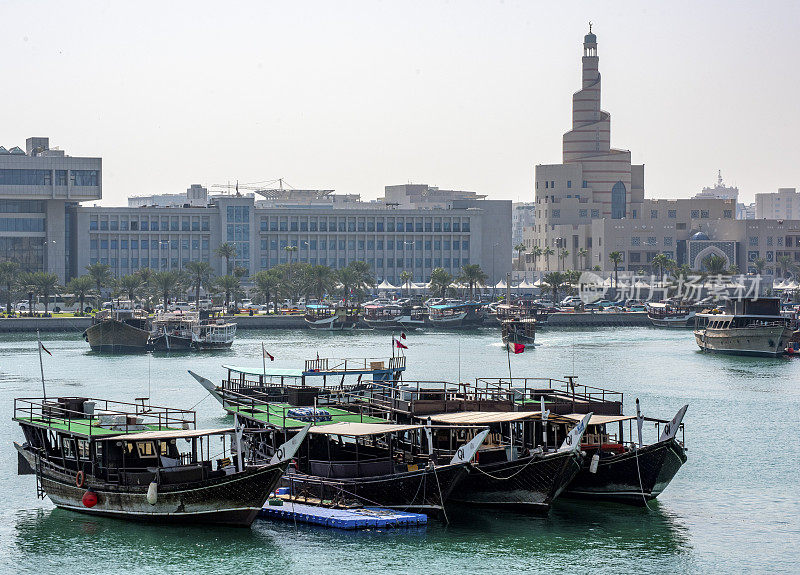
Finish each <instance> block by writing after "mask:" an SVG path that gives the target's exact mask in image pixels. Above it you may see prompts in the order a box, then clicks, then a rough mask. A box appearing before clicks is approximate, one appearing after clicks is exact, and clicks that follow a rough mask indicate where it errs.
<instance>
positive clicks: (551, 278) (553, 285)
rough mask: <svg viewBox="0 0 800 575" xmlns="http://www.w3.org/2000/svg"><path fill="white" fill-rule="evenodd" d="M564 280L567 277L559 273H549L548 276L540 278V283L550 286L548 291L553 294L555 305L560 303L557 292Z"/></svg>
mask: <svg viewBox="0 0 800 575" xmlns="http://www.w3.org/2000/svg"><path fill="white" fill-rule="evenodd" d="M566 280H567V276H566V275H565V274H562V273H561V272H550V273H549V274H545V276H544V277H543V278H542V281H543V282H544V283H546V284H547V285H548V286H550V290H551V291H552V292H553V303H554V304H557V303H558V302H559V301H560V300H559V299H558V290H559V289H561V286H563V285H564V283H565V281H566Z"/></svg>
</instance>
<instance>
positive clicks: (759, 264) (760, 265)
mask: <svg viewBox="0 0 800 575" xmlns="http://www.w3.org/2000/svg"><path fill="white" fill-rule="evenodd" d="M753 266H754V267H755V268H756V273H757V274H759V275H761V274H763V273H764V268H765V267H767V260H765V259H764V258H758V259H757V260H756V261H754V262H753Z"/></svg>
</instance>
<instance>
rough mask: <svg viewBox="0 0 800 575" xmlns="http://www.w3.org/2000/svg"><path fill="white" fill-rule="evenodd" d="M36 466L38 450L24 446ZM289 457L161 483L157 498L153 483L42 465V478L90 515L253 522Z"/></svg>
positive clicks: (60, 502) (55, 494)
mask: <svg viewBox="0 0 800 575" xmlns="http://www.w3.org/2000/svg"><path fill="white" fill-rule="evenodd" d="M18 450H19V451H20V453H23V455H24V456H25V458H26V460H27V461H28V462H29V464H30V465H31V466H32V467H33V468H34V469H36V458H37V456H36V455H34V454H32V453H30V452H28V451H27V450H25V449H24V448H22V447H18ZM287 464H288V463H282V464H279V465H264V466H258V467H251V468H248V469H246V470H245V471H243V472H242V473H238V474H233V475H228V476H225V477H220V478H213V479H208V480H205V481H202V482H197V483H193V484H188V485H181V484H176V485H169V484H167V485H163V484H162V485H159V486H158V494H157V501H156V503H155V504H154V505H151V504H150V503H149V502H148V501H147V491H148V487H149V484H144V485H125V486H119V485H112V484H108V483H100V482H97V481H95V479H94V477H93V476H92V475H88V476H87V478H86V485H85V486H84V487H78V486H76V484H75V477H74V475H71V474H68V473H63V472H61V471H59V470H56V469H53V468H51V467H50V466H47V465H40V466H39V467H40V471H39V482H40V484H41V487H42V489H43V490H44V492H45V493H46V494H47V496H48V497H49V498H50V500H51V501H52V502H53V503H54V504H55V505H56V507H60V508H63V509H70V510H72V511H77V512H80V513H87V514H90V515H100V516H107V517H116V518H120V519H126V520H131V521H143V522H158V523H214V524H223V525H230V526H237V527H249V526H250V524H251V523H252V522H253V520H254V519H255V518H256V516H257V515H258V513H259V511H260V510H261V508H262V507H263V505H264V502H265V501H266V500H267V498H268V497H269V494H270V493H271V492H272V491H274V490H275V488H276V487H277V485H278V483H279V482H280V480H281V477H282V476H283V473H284V471H285V470H286V466H287ZM88 490H91V491H93V492H94V493H95V494H96V495H97V504H96V505H95V506H93V507H91V508H89V507H86V506H85V505H84V504H83V502H82V498H83V496H84V494H85V493H86V492H87V491H88Z"/></svg>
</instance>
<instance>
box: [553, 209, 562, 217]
mask: <svg viewBox="0 0 800 575" xmlns="http://www.w3.org/2000/svg"><path fill="white" fill-rule="evenodd" d="M552 214H553V217H554V218H560V217H561V210H553V212H552Z"/></svg>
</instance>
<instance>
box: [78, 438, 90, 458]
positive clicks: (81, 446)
mask: <svg viewBox="0 0 800 575" xmlns="http://www.w3.org/2000/svg"><path fill="white" fill-rule="evenodd" d="M78 457H79V458H81V459H89V442H88V441H86V440H85V439H79V440H78Z"/></svg>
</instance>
